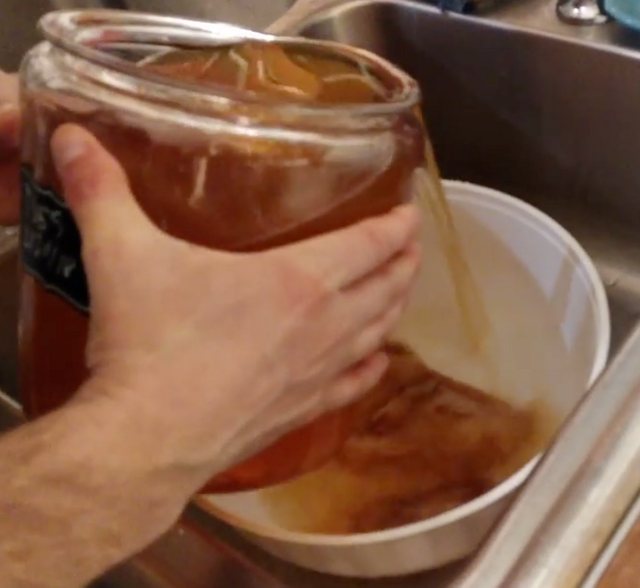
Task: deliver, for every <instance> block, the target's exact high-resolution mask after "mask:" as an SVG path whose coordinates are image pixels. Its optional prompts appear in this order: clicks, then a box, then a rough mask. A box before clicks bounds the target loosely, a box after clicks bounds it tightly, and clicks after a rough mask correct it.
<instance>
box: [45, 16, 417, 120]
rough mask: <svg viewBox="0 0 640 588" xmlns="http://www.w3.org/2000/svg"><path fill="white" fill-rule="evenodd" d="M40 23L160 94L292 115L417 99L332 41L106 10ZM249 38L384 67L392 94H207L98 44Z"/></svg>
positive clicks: (378, 61)
mask: <svg viewBox="0 0 640 588" xmlns="http://www.w3.org/2000/svg"><path fill="white" fill-rule="evenodd" d="M38 27H39V30H40V31H41V33H42V34H43V36H44V37H45V39H46V40H47V41H48V42H49V43H51V44H52V45H54V46H56V47H58V48H60V49H62V50H63V51H65V52H66V53H69V54H71V55H73V56H74V57H77V58H80V59H82V60H85V61H88V62H89V63H91V64H93V65H97V66H100V67H103V68H106V69H108V70H110V71H112V72H114V73H116V74H118V75H121V76H126V77H127V78H129V79H135V80H137V81H141V82H144V83H145V84H147V85H151V86H155V87H156V89H158V90H159V91H160V93H162V91H163V90H164V91H166V90H167V89H171V91H172V92H175V91H177V92H181V93H182V94H183V95H185V94H191V95H192V96H195V97H197V99H198V101H200V102H201V101H202V100H203V99H204V100H205V101H207V102H210V103H213V104H215V105H217V106H220V105H221V104H230V103H235V104H237V103H243V104H245V105H247V106H253V107H259V108H261V109H263V110H268V111H270V112H274V113H276V112H278V113H282V114H291V115H296V116H311V117H323V118H324V117H326V116H336V115H340V116H351V117H369V116H373V117H375V116H384V115H390V114H395V113H398V112H402V111H406V110H408V109H411V108H412V107H414V106H417V105H418V104H419V102H420V88H419V86H418V84H417V82H416V81H415V80H414V79H413V78H412V77H411V76H409V75H408V74H406V73H405V72H404V71H402V70H401V69H399V68H398V67H396V66H395V65H393V64H392V63H390V62H389V61H387V60H386V59H384V58H382V57H379V56H378V55H376V54H374V53H372V52H370V51H367V50H364V49H360V48H357V47H353V46H349V45H345V44H342V43H338V42H335V41H325V40H316V39H306V38H302V37H287V36H277V35H272V34H267V33H260V32H257V31H253V30H251V29H247V28H244V27H240V26H237V25H233V24H230V23H224V22H215V21H206V20H199V19H192V18H184V17H177V16H168V15H156V14H150V13H144V12H135V11H128V10H109V9H96V10H57V11H53V12H49V13H48V14H46V15H44V16H43V17H42V18H41V19H40V21H39V24H38ZM251 40H253V41H258V42H265V43H279V44H283V45H287V44H288V45H295V46H296V47H300V48H308V49H311V50H313V49H316V50H321V51H326V52H327V53H333V54H334V55H338V56H342V57H345V58H347V59H351V60H354V61H355V60H358V61H360V62H364V63H365V64H366V65H367V66H369V67H371V68H372V69H373V70H374V71H376V72H384V75H385V77H386V79H387V81H388V80H392V82H393V86H394V92H393V95H392V96H391V97H390V99H389V100H386V101H384V102H379V103H350V104H318V103H314V104H305V103H300V102H299V101H297V102H294V101H287V100H286V99H284V100H282V101H278V102H277V103H274V102H273V101H265V100H263V99H262V100H261V99H260V97H259V95H255V96H252V95H251V94H250V93H248V92H241V91H237V90H234V89H230V88H224V87H219V88H220V92H219V95H212V94H211V93H208V94H206V96H205V92H204V91H203V90H204V89H205V87H203V86H202V85H201V84H198V83H196V82H189V81H183V80H176V79H175V78H169V77H167V76H164V75H161V74H158V73H155V72H153V71H150V70H146V69H143V68H141V67H139V64H138V63H136V62H132V61H128V60H126V59H124V58H122V57H118V56H116V55H113V54H110V53H108V52H106V51H104V50H102V49H101V48H100V46H101V45H102V44H110V45H118V46H121V47H122V48H124V47H133V46H144V45H148V46H158V47H161V46H171V47H174V48H180V49H202V48H204V47H216V46H222V45H226V44H231V43H237V42H241V41H251ZM208 87H209V88H210V87H211V86H208Z"/></svg>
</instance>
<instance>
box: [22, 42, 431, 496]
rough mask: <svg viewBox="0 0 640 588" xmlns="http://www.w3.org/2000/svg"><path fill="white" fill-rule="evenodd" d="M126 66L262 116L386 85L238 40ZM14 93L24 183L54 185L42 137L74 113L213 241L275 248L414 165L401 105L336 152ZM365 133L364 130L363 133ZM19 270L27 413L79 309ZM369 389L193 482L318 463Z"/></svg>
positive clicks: (242, 480) (74, 334)
mask: <svg viewBox="0 0 640 588" xmlns="http://www.w3.org/2000/svg"><path fill="white" fill-rule="evenodd" d="M140 67H141V68H144V69H145V70H147V71H151V72H153V73H154V74H156V75H159V76H166V77H168V78H173V79H174V80H180V81H186V82H188V83H190V84H198V85H199V86H201V88H202V91H204V92H208V91H210V92H211V93H213V94H215V93H216V92H217V91H220V89H221V88H223V89H224V88H232V89H233V90H234V91H241V92H246V94H247V96H253V97H254V98H256V99H259V100H260V101H261V103H262V104H264V105H265V109H264V112H265V120H267V119H268V118H269V116H271V114H270V110H269V104H270V103H271V102H272V103H274V104H280V103H283V102H285V103H292V104H295V103H299V104H301V105H308V104H325V105H344V104H356V105H360V104H382V103H385V102H386V101H389V100H390V99H391V97H392V93H393V89H392V88H391V87H390V83H389V80H388V79H385V77H384V76H381V75H378V73H379V72H376V71H372V69H371V68H370V67H368V66H367V65H366V64H364V63H360V62H358V61H357V60H353V59H346V58H344V57H343V56H335V55H331V54H329V53H322V52H320V51H318V52H315V51H312V50H306V49H296V48H295V47H294V46H292V47H288V48H285V47H284V46H283V47H282V48H281V47H279V46H277V45H274V44H258V43H255V42H244V43H242V44H239V45H235V46H229V47H223V48H219V49H216V50H201V51H196V50H175V51H171V52H168V53H165V54H163V55H162V56H161V57H159V58H156V59H153V60H147V61H146V62H144V63H141V65H140ZM23 102H24V109H25V115H24V116H25V120H26V121H31V123H30V124H29V123H28V124H27V125H26V129H25V132H24V145H25V147H24V153H23V160H24V162H25V164H26V165H27V166H28V167H26V168H25V169H27V171H28V172H30V173H32V174H33V180H34V181H35V182H36V183H37V186H40V187H43V188H44V189H49V190H52V191H53V192H57V193H58V194H60V183H59V180H58V178H57V176H56V173H55V170H54V165H53V162H52V159H51V156H50V153H49V150H48V148H46V147H45V146H48V145H49V140H50V137H51V135H52V133H53V131H54V130H55V129H56V127H57V126H59V125H60V124H62V123H65V122H75V123H78V124H80V125H82V126H84V127H85V128H87V129H89V130H90V131H91V132H92V133H94V134H95V135H96V136H97V137H98V138H99V139H100V141H102V143H103V144H104V145H105V146H106V147H107V148H108V149H109V150H110V152H111V153H113V154H114V155H115V157H116V158H117V159H118V160H119V161H120V163H121V164H122V165H123V167H124V169H125V171H126V173H127V175H128V178H129V180H130V183H131V186H132V189H133V192H134V194H135V195H136V198H137V199H138V200H139V202H140V204H141V205H142V207H143V208H144V210H145V211H146V213H147V214H148V215H149V217H150V218H151V219H152V221H153V222H154V223H156V224H157V225H158V226H159V227H160V228H162V229H163V230H165V231H166V232H167V233H169V234H171V235H174V236H176V237H178V238H181V239H184V240H186V241H190V242H192V243H196V244H199V245H202V246H206V247H211V248H216V249H222V250H229V251H256V250H263V249H267V248H270V247H276V246H279V245H283V244H287V243H291V242H294V241H298V240H300V239H304V238H307V237H311V236H314V235H318V234H322V233H325V232H327V231H331V230H334V229H338V228H341V227H344V226H347V225H349V224H352V223H354V222H357V221H358V220H361V219H363V218H365V217H369V216H372V215H376V214H380V213H383V212H385V211H388V210H390V209H391V208H392V207H394V206H396V205H398V204H399V203H401V202H403V201H406V200H407V199H409V198H410V197H411V195H412V190H413V180H414V175H415V171H416V170H417V169H419V168H420V167H422V166H423V165H424V144H425V135H424V130H423V127H422V124H421V121H420V120H419V118H418V116H416V114H415V112H414V111H412V110H411V109H407V110H406V111H404V112H398V113H396V114H394V115H393V117H392V124H391V126H390V127H389V130H388V133H387V135H388V137H387V141H386V143H385V145H386V147H385V148H384V149H377V150H374V151H372V152H367V151H366V150H364V151H362V148H361V146H360V147H359V149H360V152H359V151H358V148H354V149H353V150H352V151H350V149H351V148H350V147H349V146H348V145H347V140H345V145H344V146H343V148H342V153H343V155H341V156H339V157H332V153H331V152H330V149H331V148H326V146H323V145H322V144H321V143H314V142H312V141H311V142H309V143H306V144H305V143H295V144H292V143H286V142H279V141H278V140H277V139H274V138H260V137H250V136H240V135H238V136H233V137H231V136H226V137H216V136H206V134H203V133H202V132H201V131H199V129H191V130H190V129H188V128H182V129H180V132H167V131H166V130H165V131H163V130H162V128H163V127H162V126H161V125H160V126H158V127H157V128H152V127H150V126H144V125H137V124H136V121H135V120H130V119H124V118H123V117H122V116H120V113H119V112H118V111H117V110H115V109H111V110H110V109H108V108H102V107H100V106H99V105H98V106H96V107H95V108H77V105H76V104H74V102H73V100H70V101H66V102H65V100H61V99H60V97H56V96H55V93H54V92H48V91H41V92H36V93H31V94H29V93H26V95H25V96H24V98H23ZM240 111H241V108H239V113H241V112H240ZM294 126H295V125H294ZM378 138H379V134H378V135H376V137H375V138H374V137H373V135H372V142H373V141H374V140H377V139H378ZM344 153H348V154H349V157H344ZM23 222H24V220H23ZM23 232H24V231H23ZM23 249H24V248H23ZM345 253H347V252H345ZM22 276H23V277H22V291H21V304H22V308H21V324H20V354H21V357H20V359H21V390H22V398H23V403H24V407H25V410H26V413H27V415H28V416H29V417H35V416H38V415H41V414H43V413H46V412H48V411H50V410H53V409H55V408H57V407H59V406H60V405H62V404H63V403H64V402H65V401H66V400H68V399H69V398H70V397H71V396H72V395H73V394H74V392H75V391H76V390H77V389H78V388H79V387H80V385H81V384H82V383H83V381H84V380H85V379H86V378H87V377H88V376H89V373H88V370H87V368H86V365H85V347H86V343H87V329H88V322H89V317H88V313H87V312H86V311H85V312H83V310H82V309H78V308H77V307H76V306H74V305H72V304H70V303H69V302H68V301H67V300H66V299H65V298H64V297H63V296H60V294H59V293H57V292H55V291H51V289H47V288H46V287H44V286H43V284H42V281H41V280H40V279H38V278H37V277H34V275H33V272H29V271H28V270H27V269H25V270H24V271H23V274H22ZM376 394H377V396H376ZM383 396H384V393H383V392H381V391H378V392H377V393H376V392H375V391H374V394H373V395H370V396H369V397H368V398H365V399H364V400H363V401H361V402H359V403H356V404H355V405H352V406H350V407H347V408H346V409H343V410H341V411H337V412H334V413H332V414H329V415H326V416H324V417H322V418H320V419H318V420H316V421H315V422H313V423H311V424H309V425H307V426H305V427H304V428H301V429H299V430H296V431H293V432H292V433H290V434H288V435H286V436H285V437H283V438H281V439H280V440H279V441H277V442H276V443H275V444H273V445H272V446H270V447H268V448H267V449H266V450H264V451H262V452H261V453H259V454H258V455H256V456H254V457H252V458H250V459H248V460H247V461H245V462H244V463H241V464H239V465H238V466H236V467H234V468H233V469H232V470H230V471H228V472H224V473H222V474H220V475H218V476H217V477H216V478H215V479H213V480H212V481H211V482H210V483H209V484H208V485H207V486H206V487H205V488H204V489H203V491H208V492H210V491H215V492H227V491H238V490H247V489H252V488H258V487H264V486H268V485H272V484H276V483H279V482H282V481H284V480H287V479H290V478H292V477H295V476H297V475H300V474H302V473H305V472H306V471H309V470H311V469H314V468H316V467H318V466H320V465H322V464H323V463H324V462H326V461H327V460H328V459H329V458H330V457H331V456H332V455H334V454H335V452H336V451H337V450H338V449H339V448H340V447H341V445H342V444H343V443H344V441H345V439H346V438H347V436H348V435H349V434H350V433H351V432H352V430H353V429H354V427H355V426H356V425H357V423H358V422H359V419H361V418H363V417H364V416H365V415H364V413H367V414H368V412H369V411H370V410H371V407H372V406H373V405H375V404H376V398H378V400H380V402H382V401H383V400H382V397H383Z"/></svg>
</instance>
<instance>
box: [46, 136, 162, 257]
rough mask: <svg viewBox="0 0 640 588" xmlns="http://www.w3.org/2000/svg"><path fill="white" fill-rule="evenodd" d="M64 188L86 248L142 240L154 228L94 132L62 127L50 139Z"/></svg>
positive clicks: (121, 171) (105, 246) (125, 179)
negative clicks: (94, 135) (93, 134)
mask: <svg viewBox="0 0 640 588" xmlns="http://www.w3.org/2000/svg"><path fill="white" fill-rule="evenodd" d="M51 149H52V153H53V159H54V162H55V166H56V170H57V172H58V176H59V177H60V180H61V182H62V191H63V194H64V197H65V200H66V202H67V205H68V206H69V208H70V209H71V212H72V213H73V216H74V218H75V220H76V223H77V224H78V227H79V229H80V234H81V236H82V243H83V249H84V250H85V253H86V249H87V248H88V249H90V250H93V249H94V248H95V247H99V248H101V249H104V248H109V247H110V246H111V245H114V244H115V243H118V242H123V241H125V242H126V241H128V240H129V238H133V239H135V240H137V241H138V240H140V239H141V238H144V236H145V235H148V234H150V233H151V232H152V230H154V229H155V226H154V225H152V223H151V221H150V220H149V218H148V217H147V216H146V214H145V213H144V212H143V211H142V209H141V208H140V206H139V205H138V203H137V202H136V199H135V198H134V196H133V194H132V193H131V189H130V188H129V182H128V180H127V176H126V174H125V172H124V170H123V169H122V167H121V166H120V164H119V163H118V162H117V161H116V159H115V158H114V157H113V156H112V155H111V154H110V153H109V152H108V151H107V150H106V149H105V148H104V147H103V146H102V145H101V144H100V143H99V142H98V140H97V139H96V138H95V137H93V136H92V135H91V134H90V133H89V132H87V131H85V130H84V129H82V128H81V127H79V126H76V125H70V124H67V125H62V126H61V127H59V128H58V129H57V130H56V131H55V133H54V135H53V138H52V140H51Z"/></svg>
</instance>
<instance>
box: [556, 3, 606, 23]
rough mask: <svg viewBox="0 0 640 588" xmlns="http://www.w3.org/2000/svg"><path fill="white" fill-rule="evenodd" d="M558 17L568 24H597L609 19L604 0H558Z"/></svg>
mask: <svg viewBox="0 0 640 588" xmlns="http://www.w3.org/2000/svg"><path fill="white" fill-rule="evenodd" d="M556 14H557V15H558V18H559V19H560V20H561V21H562V22H565V23H567V24H573V25H596V24H603V23H605V22H607V21H608V20H609V17H608V16H607V14H606V12H605V11H604V8H603V5H602V0H558V4H557V5H556Z"/></svg>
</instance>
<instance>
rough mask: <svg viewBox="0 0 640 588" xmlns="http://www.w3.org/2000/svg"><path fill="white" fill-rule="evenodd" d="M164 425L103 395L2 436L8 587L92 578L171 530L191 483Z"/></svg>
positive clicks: (1, 536) (63, 586) (66, 587)
mask: <svg viewBox="0 0 640 588" xmlns="http://www.w3.org/2000/svg"><path fill="white" fill-rule="evenodd" d="M156 434H157V433H156V432H152V431H145V430H144V426H141V425H140V424H139V423H137V422H136V420H135V415H128V414H122V411H117V410H114V407H113V406H112V405H111V403H110V402H108V401H105V402H102V401H101V399H100V397H99V395H98V398H97V399H95V398H93V399H91V400H85V401H83V402H76V403H73V404H71V405H69V406H68V407H67V408H64V409H62V410H60V411H58V412H56V413H53V414H51V415H49V416H47V417H45V418H43V419H41V420H39V421H36V422H34V423H31V424H28V425H25V426H23V427H21V428H19V429H17V430H15V431H13V432H11V433H9V434H8V435H6V436H4V437H2V438H0V489H1V490H0V570H1V572H0V574H1V576H2V582H0V583H1V584H2V586H3V587H5V588H23V587H24V588H26V587H29V588H39V587H42V588H58V587H60V588H75V587H76V586H78V587H79V586H84V585H85V584H86V583H88V582H89V581H91V580H92V579H94V578H95V577H96V576H98V575H100V574H101V573H102V572H104V571H106V570H107V569H108V568H110V567H112V566H113V565H115V564H116V563H118V562H119V561H121V560H123V559H126V558H127V557H128V556H130V555H132V554H134V553H136V552H137V551H139V550H141V549H142V548H144V547H145V546H146V545H147V544H149V543H150V542H151V541H153V540H154V539H155V538H156V537H158V536H159V535H161V534H162V533H163V532H164V531H165V530H167V529H168V528H169V527H170V525H171V524H172V523H173V522H174V521H175V519H176V518H177V517H178V516H179V513H180V511H181V509H182V507H183V504H184V501H185V499H186V496H188V493H189V489H188V484H186V485H185V483H184V482H183V481H182V480H181V479H180V475H179V474H177V475H172V472H170V471H168V468H167V467H166V465H165V464H157V463H156V464H154V459H153V456H154V453H153V437H154V435H156Z"/></svg>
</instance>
